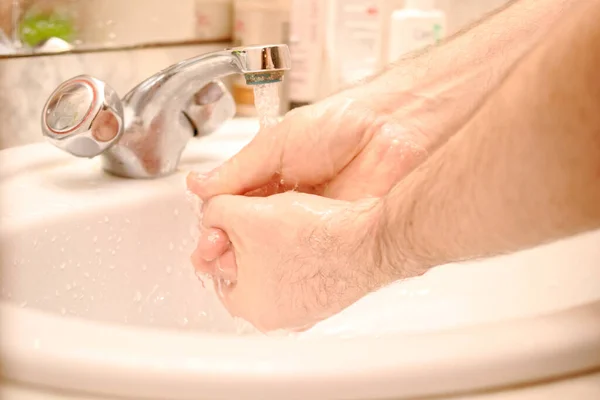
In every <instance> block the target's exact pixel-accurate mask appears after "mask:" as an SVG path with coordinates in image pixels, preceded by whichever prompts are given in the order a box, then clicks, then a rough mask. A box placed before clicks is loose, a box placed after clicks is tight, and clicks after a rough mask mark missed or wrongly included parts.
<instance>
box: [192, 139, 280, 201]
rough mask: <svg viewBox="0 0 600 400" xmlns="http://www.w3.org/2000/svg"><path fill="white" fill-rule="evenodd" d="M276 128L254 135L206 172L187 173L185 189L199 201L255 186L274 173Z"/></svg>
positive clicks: (276, 154) (238, 192)
mask: <svg viewBox="0 0 600 400" xmlns="http://www.w3.org/2000/svg"><path fill="white" fill-rule="evenodd" d="M276 129H277V127H273V128H270V129H268V130H267V131H265V132H262V133H260V134H259V135H257V136H256V137H255V138H254V139H253V140H252V142H250V143H249V144H248V145H247V146H245V147H244V148H243V149H242V150H241V151H240V152H239V153H238V154H236V155H235V156H233V157H232V158H230V159H229V160H227V161H226V162H225V163H223V164H222V165H221V166H220V167H217V168H215V169H214V170H212V171H211V172H209V173H208V174H206V175H199V174H194V173H191V174H189V175H188V177H187V185H188V189H189V190H190V191H192V192H193V193H195V194H196V195H198V196H199V197H200V198H202V199H203V200H206V199H209V198H211V197H213V196H218V195H221V194H243V193H245V192H248V191H251V190H254V189H257V188H259V187H261V186H263V185H265V184H266V183H268V182H269V181H270V180H271V178H272V177H273V176H274V175H275V174H276V173H277V171H278V169H279V161H280V158H281V157H280V148H279V140H277V139H276V137H277V136H278V134H277V133H276V132H273V133H271V132H272V131H276Z"/></svg>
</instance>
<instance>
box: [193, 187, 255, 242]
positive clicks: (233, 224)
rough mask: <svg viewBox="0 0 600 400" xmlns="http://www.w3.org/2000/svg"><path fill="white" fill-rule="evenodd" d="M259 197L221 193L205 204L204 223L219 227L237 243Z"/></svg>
mask: <svg viewBox="0 0 600 400" xmlns="http://www.w3.org/2000/svg"><path fill="white" fill-rule="evenodd" d="M259 200H260V199H259V198H255V197H246V196H233V195H220V196H216V197H213V198H211V199H210V200H208V201H207V202H206V203H205V204H204V215H203V217H202V223H203V225H204V226H205V227H207V228H219V229H221V230H223V231H224V232H225V233H227V236H229V239H230V240H231V242H232V243H234V244H235V242H236V238H238V237H240V235H239V233H240V230H241V229H242V227H243V225H242V224H245V223H247V222H248V215H249V213H248V210H249V209H251V208H254V207H253V204H254V203H256V202H257V201H259Z"/></svg>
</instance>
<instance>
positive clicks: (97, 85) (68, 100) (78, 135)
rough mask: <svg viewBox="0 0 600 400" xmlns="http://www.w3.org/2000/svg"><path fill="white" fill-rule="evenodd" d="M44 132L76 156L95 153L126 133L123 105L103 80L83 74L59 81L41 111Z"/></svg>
mask: <svg viewBox="0 0 600 400" xmlns="http://www.w3.org/2000/svg"><path fill="white" fill-rule="evenodd" d="M42 132H43V134H44V136H46V137H47V138H48V139H49V140H50V141H51V142H52V143H53V144H54V145H55V146H56V147H58V148H60V149H62V150H64V151H66V152H68V153H71V154H73V155H75V156H77V157H89V158H91V157H95V156H97V155H99V154H101V153H103V152H104V151H105V150H106V149H108V148H110V147H111V146H112V145H113V144H114V143H115V142H116V141H118V140H119V138H120V137H121V135H122V134H123V105H122V103H121V100H120V99H119V97H118V95H117V93H116V92H115V91H114V90H113V89H112V88H111V87H110V86H108V85H107V84H106V83H104V82H103V81H101V80H99V79H96V78H93V77H91V76H88V75H80V76H76V77H74V78H71V79H69V80H67V81H65V82H63V83H62V84H60V85H59V86H58V87H57V88H56V89H55V90H54V92H53V93H52V94H51V95H50V97H49V98H48V100H47V101H46V104H45V105H44V109H43V111H42Z"/></svg>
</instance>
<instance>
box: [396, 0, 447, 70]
mask: <svg viewBox="0 0 600 400" xmlns="http://www.w3.org/2000/svg"><path fill="white" fill-rule="evenodd" d="M445 31H446V15H445V14H444V12H443V11H441V10H437V9H435V1H434V0H406V3H405V7H404V8H403V9H400V10H396V11H394V12H393V13H392V16H391V22H390V26H389V36H388V51H387V60H386V63H391V62H394V61H396V60H397V59H398V58H400V57H401V56H403V55H405V54H407V53H409V52H412V51H415V50H419V49H422V48H424V47H427V46H429V45H432V44H435V43H437V42H439V41H440V40H442V38H443V37H444V35H445Z"/></svg>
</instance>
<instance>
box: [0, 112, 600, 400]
mask: <svg viewBox="0 0 600 400" xmlns="http://www.w3.org/2000/svg"><path fill="white" fill-rule="evenodd" d="M257 129H258V123H257V121H256V120H244V119H241V120H235V121H231V122H230V123H228V124H226V126H224V127H223V128H222V129H221V130H219V131H218V132H217V133H215V134H214V135H212V136H209V137H206V138H203V139H199V140H195V141H192V143H190V145H189V146H188V148H187V149H186V151H185V153H184V156H183V160H182V163H181V167H180V171H179V172H178V173H176V174H174V175H172V176H169V177H166V178H162V179H157V180H129V179H123V178H118V177H113V176H110V175H107V174H105V173H104V172H102V171H101V168H100V165H99V161H98V160H95V159H93V160H87V159H75V158H73V157H71V156H69V155H67V154H65V153H63V152H61V151H60V150H58V149H56V148H54V147H52V146H50V145H48V144H45V143H42V144H35V145H29V146H23V147H19V148H14V149H9V150H4V151H1V152H0V196H1V197H0V206H1V210H0V211H1V224H0V267H1V275H0V295H1V299H2V301H1V303H0V318H1V321H0V322H1V325H0V357H1V361H2V372H1V373H2V378H3V380H4V382H5V386H6V385H17V386H19V385H20V386H22V387H28V388H35V390H39V391H42V392H43V391H44V390H46V388H47V389H48V390H51V391H52V393H54V394H56V393H64V394H65V396H76V395H78V396H80V397H78V398H83V394H84V393H85V394H86V396H87V395H89V396H92V395H94V396H102V398H123V397H129V398H138V399H141V398H147V399H239V398H242V397H243V398H249V399H266V398H269V399H271V398H273V399H274V398H286V399H307V398H310V399H331V398H336V399H384V398H392V397H393V398H413V397H417V396H418V397H423V396H439V397H440V398H442V397H443V396H449V395H450V394H454V393H476V392H479V391H482V390H484V391H486V392H493V391H495V390H499V391H500V390H504V389H503V388H507V387H514V386H515V385H528V384H533V383H536V382H539V381H547V380H552V379H554V380H556V379H563V378H564V379H566V377H568V376H572V375H574V374H582V373H585V372H587V371H593V370H597V369H600V279H598V277H599V276H600V270H599V266H600V246H599V245H598V243H600V232H590V233H588V234H585V235H580V236H578V237H575V238H570V239H568V240H564V241H561V242H557V243H552V244H548V245H545V246H540V247H538V248H535V249H531V250H528V251H524V252H520V253H516V254H512V255H508V256H503V257H497V258H493V259H489V260H480V261H477V262H471V263H463V264H455V265H446V266H441V267H438V268H435V269H433V270H432V271H430V272H429V273H427V274H426V275H425V276H423V277H420V278H418V279H412V280H407V281H404V282H397V283H395V284H393V285H390V286H389V287H387V288H384V289H382V290H381V291H379V292H377V293H374V294H372V295H370V296H367V297H366V298H364V299H363V300H361V301H359V302H358V303H356V304H355V305H353V306H352V307H350V308H348V309H347V310H345V311H343V312H342V313H340V314H338V315H336V316H334V317H332V318H330V319H329V320H327V321H323V322H322V323H321V324H319V325H317V326H315V327H314V328H313V329H311V330H310V331H308V332H305V333H303V334H299V335H273V336H265V335H262V334H258V333H256V332H254V330H252V329H249V328H248V326H247V325H246V324H244V323H243V322H241V321H237V320H235V319H233V318H231V317H230V316H229V315H228V313H227V312H226V311H225V310H224V308H223V307H222V306H221V304H220V303H219V301H218V299H217V297H216V296H215V294H214V292H213V291H212V289H211V288H212V285H210V284H207V285H206V287H205V286H204V284H203V282H202V281H201V280H200V279H198V277H196V276H195V274H194V272H193V269H192V267H191V265H190V263H189V255H190V254H191V252H192V250H193V248H194V235H193V232H194V224H195V222H196V217H195V215H194V213H193V210H192V208H191V207H190V204H189V203H188V199H187V198H186V194H185V190H184V178H185V175H186V173H187V171H188V170H191V169H194V170H199V171H202V170H208V169H211V168H213V167H214V166H216V165H217V164H218V163H220V162H222V161H223V160H224V159H225V158H227V157H229V156H231V155H232V154H234V153H235V152H236V151H238V150H239V149H240V148H241V147H242V146H243V145H244V144H245V143H247V142H248V141H249V140H250V139H251V138H252V136H253V134H254V133H255V132H256V131H257ZM594 379H595V381H594V382H595V385H596V386H595V387H596V388H599V390H600V385H598V382H600V375H595V378H594ZM6 382H8V383H6ZM588 387H589V386H588ZM32 390H33V389H32ZM553 392H554V393H558V391H553ZM0 393H2V392H1V391H0ZM598 393H600V392H594V395H595V394H598ZM465 396H466V395H465ZM2 398H5V397H4V396H2ZM6 398H8V397H6ZM15 398H17V397H15ZM18 398H19V399H21V398H25V397H18ZM28 398H29V397H28ZM31 398H34V397H31ZM42 398H46V397H42ZM70 398H72V397H70ZM85 398H88V397H85ZM465 398H466V397H465ZM469 398H471V397H469ZM478 398H479V397H478ZM544 398H550V397H544ZM590 398H591V397H590Z"/></svg>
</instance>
